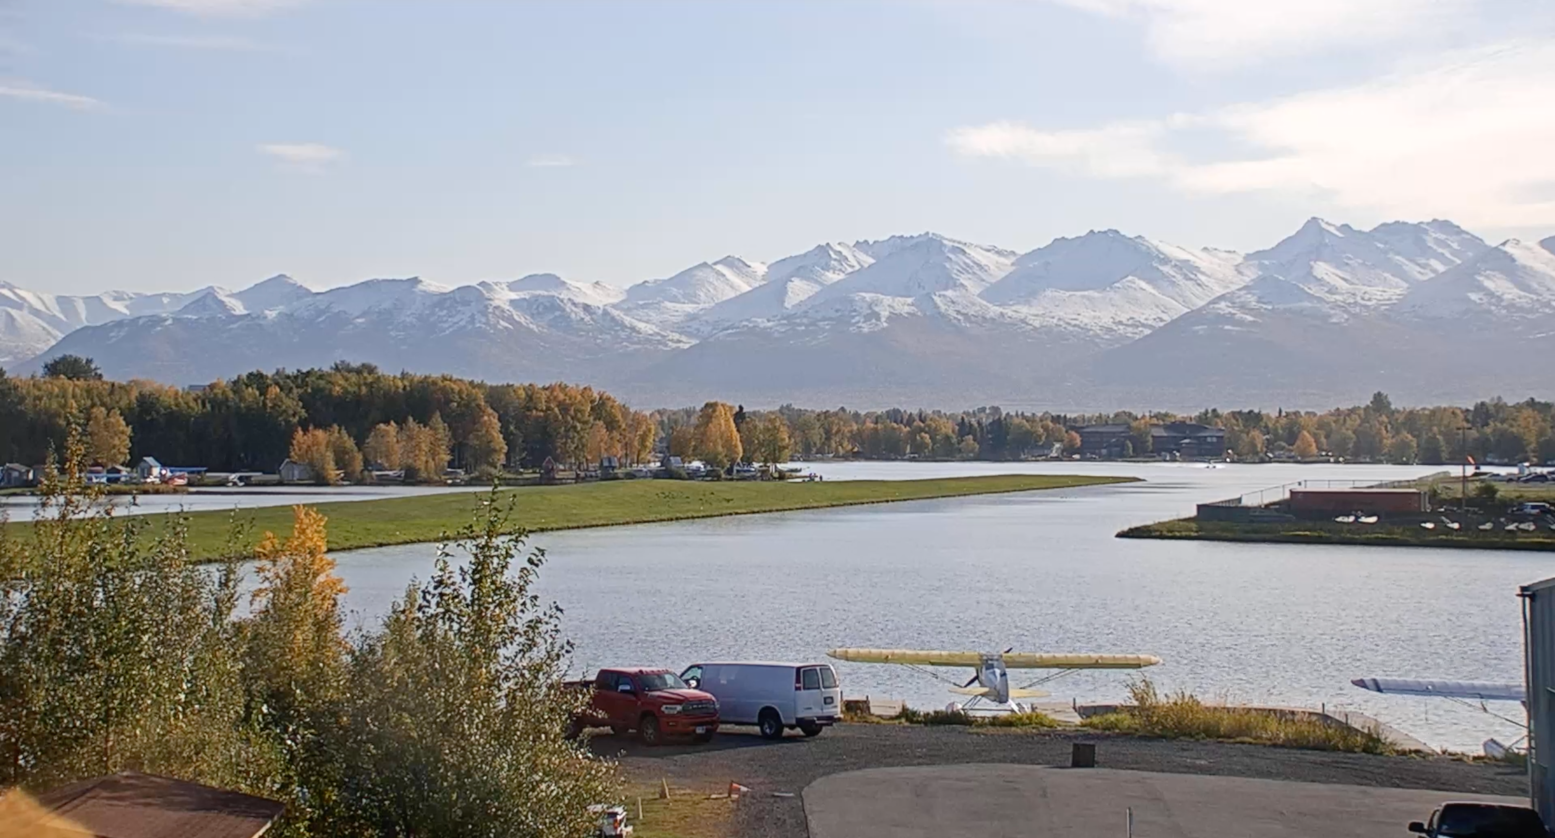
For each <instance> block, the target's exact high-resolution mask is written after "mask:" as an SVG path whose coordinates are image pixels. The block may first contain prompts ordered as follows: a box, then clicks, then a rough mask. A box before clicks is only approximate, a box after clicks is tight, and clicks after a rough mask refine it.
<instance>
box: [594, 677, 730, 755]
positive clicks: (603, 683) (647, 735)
mask: <svg viewBox="0 0 1555 838" xmlns="http://www.w3.org/2000/svg"><path fill="white" fill-rule="evenodd" d="M574 686H577V687H579V688H585V689H589V690H591V691H592V693H593V697H592V698H591V699H590V701H589V706H588V708H587V709H585V710H584V711H583V713H582V714H581V715H579V716H578V717H577V718H575V719H573V721H572V729H571V731H570V733H572V734H573V735H577V734H579V733H582V732H583V729H584V728H586V727H608V728H610V729H611V730H612V731H614V732H615V733H616V734H617V735H622V734H625V733H626V732H627V731H630V730H635V731H637V735H638V736H641V737H642V740H643V744H645V745H657V744H659V743H660V742H661V741H663V739H664V737H667V736H692V737H694V738H695V739H696V741H698V742H706V741H708V740H709V739H712V738H713V734H714V733H716V732H718V700H717V699H715V698H713V697H712V696H711V695H708V694H707V693H705V692H702V691H701V690H694V689H691V688H690V687H688V686H686V682H684V681H682V680H680V676H678V675H676V674H675V673H673V672H670V671H669V670H667V669H601V670H600V671H599V674H598V675H595V676H594V680H593V682H588V681H583V682H574Z"/></svg>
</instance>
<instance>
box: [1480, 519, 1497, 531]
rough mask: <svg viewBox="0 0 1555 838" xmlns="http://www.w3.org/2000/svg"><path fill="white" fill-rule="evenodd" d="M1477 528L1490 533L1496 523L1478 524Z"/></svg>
mask: <svg viewBox="0 0 1555 838" xmlns="http://www.w3.org/2000/svg"><path fill="white" fill-rule="evenodd" d="M1479 528H1480V529H1481V530H1483V531H1485V532H1490V531H1491V530H1493V529H1495V528H1496V523H1495V522H1494V521H1486V522H1485V523H1483V524H1480V525H1479Z"/></svg>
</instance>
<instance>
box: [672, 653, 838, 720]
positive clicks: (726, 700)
mask: <svg viewBox="0 0 1555 838" xmlns="http://www.w3.org/2000/svg"><path fill="white" fill-rule="evenodd" d="M680 677H681V680H683V681H685V682H686V683H688V684H690V685H692V686H694V687H696V688H697V689H700V690H702V691H704V692H707V693H709V694H711V695H712V696H713V697H714V698H716V699H718V717H719V720H720V721H721V722H723V723H724V724H738V725H756V726H757V727H758V728H760V729H761V735H762V736H764V737H766V738H768V739H778V738H780V737H782V735H783V731H785V730H792V729H794V728H798V729H799V731H800V732H801V733H803V734H804V735H805V736H816V735H818V734H819V733H820V732H821V731H822V730H825V729H826V728H827V727H828V726H830V725H832V724H833V723H835V722H836V721H837V719H838V717H840V716H841V715H842V689H841V688H840V687H839V686H838V685H837V672H836V670H834V669H832V668H831V664H826V663H738V662H736V663H696V664H692V665H691V666H689V667H686V670H685V671H684V672H682V673H680Z"/></svg>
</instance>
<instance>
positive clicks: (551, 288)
mask: <svg viewBox="0 0 1555 838" xmlns="http://www.w3.org/2000/svg"><path fill="white" fill-rule="evenodd" d="M493 284H496V285H502V286H503V287H504V288H506V289H507V291H508V292H510V293H512V294H515V295H517V294H554V295H556V296H558V297H564V298H566V299H569V300H577V301H578V302H581V303H589V304H591V305H596V306H608V305H611V304H613V303H618V302H620V301H621V300H623V299H625V298H626V292H625V291H622V290H621V289H620V288H617V287H615V286H613V285H606V284H605V283H603V282H590V283H587V284H585V283H581V282H573V281H572V280H570V279H562V278H561V277H559V276H557V275H556V274H530V275H528V276H525V277H521V278H519V279H515V280H513V281H512V282H508V283H493Z"/></svg>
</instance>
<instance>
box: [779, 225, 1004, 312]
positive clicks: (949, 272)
mask: <svg viewBox="0 0 1555 838" xmlns="http://www.w3.org/2000/svg"><path fill="white" fill-rule="evenodd" d="M855 247H856V248H857V249H858V250H860V251H862V252H863V253H865V254H867V255H869V256H870V257H872V258H873V259H874V260H875V261H874V262H873V263H872V264H870V265H868V266H866V267H863V268H861V269H859V270H857V271H854V272H853V273H850V274H848V275H847V276H845V277H843V278H842V279H840V280H838V281H836V282H833V283H832V284H830V285H828V286H826V287H825V288H824V289H822V290H820V291H818V292H816V294H815V295H814V296H813V297H811V298H810V300H809V301H808V302H806V303H805V307H810V306H816V305H821V304H825V303H827V302H829V301H834V300H837V299H838V298H840V297H845V296H847V295H849V294H877V295H880V296H884V297H909V298H910V297H921V296H923V295H925V294H934V293H936V292H940V291H956V290H961V291H968V292H970V293H973V294H977V293H981V292H982V290H983V289H985V288H987V287H988V286H989V285H991V284H993V283H994V282H996V281H997V280H999V279H1000V278H1001V277H1003V276H1004V275H1005V274H1007V273H1009V272H1010V269H1011V268H1012V267H1014V262H1015V256H1016V255H1015V253H1013V252H1012V251H1008V250H1002V249H1000V248H996V247H988V246H986V245H977V244H971V243H968V242H962V241H956V240H955V239H949V238H946V237H944V236H941V235H938V234H935V233H924V234H922V235H919V236H910V237H904V236H895V237H892V238H890V239H887V240H885V241H883V242H860V243H859V244H857V245H856V246H855Z"/></svg>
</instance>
